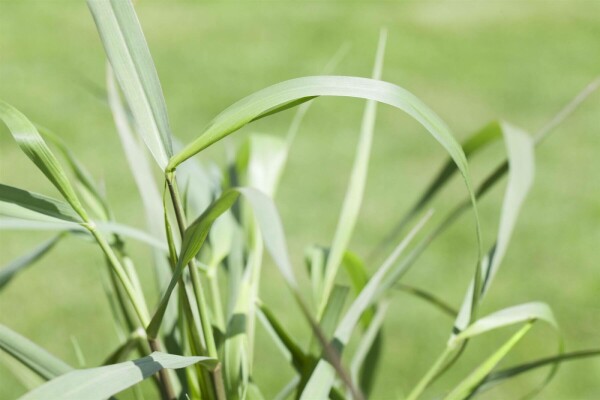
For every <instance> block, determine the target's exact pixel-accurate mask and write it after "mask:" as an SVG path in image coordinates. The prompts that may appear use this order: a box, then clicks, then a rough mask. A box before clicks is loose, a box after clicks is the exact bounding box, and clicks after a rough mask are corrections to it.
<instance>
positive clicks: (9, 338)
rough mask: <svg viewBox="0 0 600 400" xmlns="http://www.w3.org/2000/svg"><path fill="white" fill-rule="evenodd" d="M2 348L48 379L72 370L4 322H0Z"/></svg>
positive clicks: (0, 345)
mask: <svg viewBox="0 0 600 400" xmlns="http://www.w3.org/2000/svg"><path fill="white" fill-rule="evenodd" d="M0 349H2V350H4V351H5V352H7V353H8V354H10V355H11V356H12V357H14V358H15V359H16V360H18V361H19V362H21V363H22V364H23V365H25V366H27V367H28V368H29V369H31V370H32V371H34V372H35V373H36V374H38V375H39V376H40V377H42V378H44V379H46V380H48V379H52V378H55V377H57V376H59V375H62V374H65V373H67V372H69V371H71V370H72V368H71V367H70V366H69V365H68V364H67V363H65V362H64V361H62V360H60V359H58V358H57V357H56V356H54V355H52V354H50V353H49V352H48V351H46V350H45V349H43V348H41V347H40V346H38V345H37V344H35V343H33V342H32V341H30V340H29V339H27V338H26V337H24V336H21V335H20V334H18V333H16V332H15V331H13V330H11V329H9V328H8V327H7V326H5V325H2V324H0Z"/></svg>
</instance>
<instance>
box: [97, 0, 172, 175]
mask: <svg viewBox="0 0 600 400" xmlns="http://www.w3.org/2000/svg"><path fill="white" fill-rule="evenodd" d="M87 3H88V6H89V8H90V10H91V12H92V15H93V17H94V21H95V22H96V27H97V28H98V31H99V33H100V37H101V39H102V43H103V45H104V50H105V51H106V54H107V56H108V59H109V61H110V64H111V65H112V68H113V70H114V72H115V75H116V77H117V81H118V82H119V85H120V86H121V89H122V90H123V94H124V95H125V98H126V99H127V104H128V105H129V108H130V109H131V111H132V113H133V116H134V119H135V122H136V124H137V125H138V128H139V132H140V133H141V134H142V137H143V139H144V142H146V145H147V146H148V148H149V149H150V152H151V153H152V155H153V156H154V159H155V160H156V162H157V163H158V165H159V166H160V167H161V168H163V169H164V168H165V167H166V165H167V162H168V160H169V157H171V156H172V155H173V149H172V144H171V128H170V127H169V120H168V118H167V107H166V105H165V101H164V98H163V94H162V89H161V87H160V82H159V80H158V75H157V73H156V68H155V67H154V63H153V62H152V57H151V56H150V50H149V49H148V44H147V43H146V39H145V38H144V34H143V33H142V28H141V26H140V23H139V21H138V19H137V16H136V15H135V11H134V9H133V5H132V4H131V1H130V0H88V1H87Z"/></svg>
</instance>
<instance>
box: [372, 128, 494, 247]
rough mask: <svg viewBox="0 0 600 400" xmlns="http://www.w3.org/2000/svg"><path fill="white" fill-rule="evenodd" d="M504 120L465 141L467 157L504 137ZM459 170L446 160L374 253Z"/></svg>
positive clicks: (396, 234) (385, 245)
mask: <svg viewBox="0 0 600 400" xmlns="http://www.w3.org/2000/svg"><path fill="white" fill-rule="evenodd" d="M501 124H502V122H501V121H492V122H490V123H489V124H487V125H486V126H484V127H483V128H481V129H480V130H478V131H477V132H475V133H474V134H472V135H471V136H469V138H468V139H467V140H466V141H465V142H463V144H462V149H463V151H464V153H465V156H466V157H467V159H471V158H472V157H473V156H475V155H476V154H477V153H479V152H481V151H482V150H484V149H485V148H487V147H488V146H489V145H491V144H493V143H495V142H497V141H498V140H500V139H502V125H501ZM457 172H458V169H457V167H456V163H455V162H454V161H453V160H452V158H450V159H449V160H447V161H446V163H445V164H444V165H443V167H442V168H441V169H440V171H439V172H438V174H437V175H436V176H435V177H434V178H433V180H432V181H431V183H430V184H429V185H428V186H427V189H425V192H423V194H422V195H421V197H419V199H418V200H417V201H416V202H415V204H414V205H413V206H412V207H411V208H410V209H409V211H408V212H407V213H406V214H405V215H404V216H403V217H402V219H401V220H400V221H399V222H397V223H396V224H395V225H394V226H393V227H392V228H391V229H390V231H389V233H387V234H386V235H385V236H384V238H383V239H382V241H381V242H380V243H379V244H378V245H377V246H376V249H375V251H374V252H373V254H375V253H378V252H380V251H382V250H383V249H385V248H387V247H388V246H389V245H390V243H392V242H394V241H395V240H396V238H397V237H398V235H399V234H400V233H401V232H402V231H403V230H404V228H405V227H406V224H408V223H409V222H410V221H411V220H412V218H413V217H415V216H416V215H417V214H418V213H419V212H420V211H422V210H423V209H424V208H425V206H427V204H428V203H429V202H430V201H431V200H432V199H434V198H435V196H436V195H437V194H438V193H439V192H440V190H441V189H443V188H444V186H446V184H447V183H448V182H449V181H450V180H451V178H452V177H454V175H455V174H456V173H457Z"/></svg>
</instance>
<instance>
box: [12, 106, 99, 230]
mask: <svg viewBox="0 0 600 400" xmlns="http://www.w3.org/2000/svg"><path fill="white" fill-rule="evenodd" d="M0 119H2V120H3V121H4V123H5V124H6V126H7V127H8V129H9V131H10V133H11V134H12V136H13V138H14V139H15V140H16V142H17V144H18V145H19V147H20V148H21V150H23V152H24V153H25V154H26V155H27V157H29V159H31V161H33V163H34V164H35V165H36V166H37V167H38V168H39V169H40V171H42V173H43V174H44V175H45V176H46V178H48V180H49V181H50V182H52V184H53V185H54V186H55V187H56V189H58V191H59V192H60V193H61V194H62V196H63V197H64V199H65V200H66V201H67V202H68V203H69V204H70V205H71V207H73V210H75V212H76V213H77V214H78V215H79V216H81V218H82V219H84V220H86V219H87V214H86V212H85V210H84V209H83V206H82V205H81V203H80V201H79V198H78V197H77V194H76V193H75V190H74V189H73V187H72V186H71V183H70V182H69V180H68V178H67V175H66V174H65V172H64V170H63V168H62V167H61V166H60V164H59V162H58V160H57V159H56V157H55V156H54V154H53V153H52V151H50V148H49V147H48V145H47V144H46V142H44V139H42V137H41V136H40V134H39V132H38V131H37V129H36V128H35V126H34V125H33V124H32V123H31V121H29V120H28V119H27V117H25V116H24V115H23V114H21V112H19V110H17V109H16V108H14V107H12V106H11V105H9V104H7V103H5V102H3V101H0Z"/></svg>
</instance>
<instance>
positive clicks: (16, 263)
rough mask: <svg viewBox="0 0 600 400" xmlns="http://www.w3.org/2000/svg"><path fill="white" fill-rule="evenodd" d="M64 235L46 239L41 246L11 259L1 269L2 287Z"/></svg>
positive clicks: (0, 283) (0, 279)
mask: <svg viewBox="0 0 600 400" xmlns="http://www.w3.org/2000/svg"><path fill="white" fill-rule="evenodd" d="M62 237H63V235H57V236H55V237H53V238H51V239H48V240H46V241H45V242H43V243H42V244H40V245H39V246H37V247H35V248H34V249H32V250H31V251H29V252H27V253H26V254H24V255H22V256H21V257H19V258H17V259H15V260H13V261H11V262H9V263H8V265H6V266H5V267H3V268H2V269H0V289H2V288H3V287H4V285H6V284H7V283H8V282H9V281H10V280H11V279H13V278H14V277H15V275H16V274H18V273H19V272H21V271H22V270H23V269H25V268H27V267H29V266H30V265H32V264H33V263H35V262H36V261H38V260H39V259H41V258H42V257H43V256H44V255H45V254H46V253H48V252H49V251H50V250H52V248H53V247H54V245H55V244H56V243H58V241H59V240H60V239H61V238H62Z"/></svg>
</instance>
